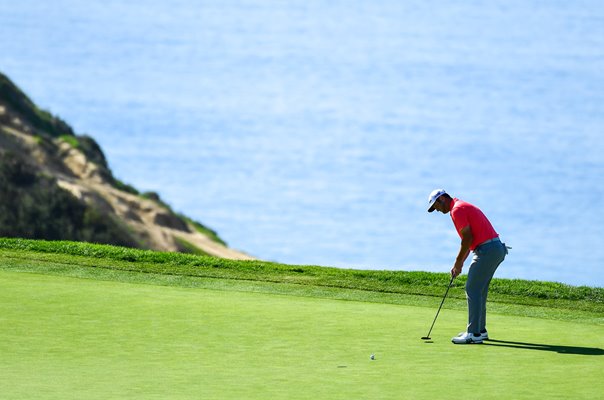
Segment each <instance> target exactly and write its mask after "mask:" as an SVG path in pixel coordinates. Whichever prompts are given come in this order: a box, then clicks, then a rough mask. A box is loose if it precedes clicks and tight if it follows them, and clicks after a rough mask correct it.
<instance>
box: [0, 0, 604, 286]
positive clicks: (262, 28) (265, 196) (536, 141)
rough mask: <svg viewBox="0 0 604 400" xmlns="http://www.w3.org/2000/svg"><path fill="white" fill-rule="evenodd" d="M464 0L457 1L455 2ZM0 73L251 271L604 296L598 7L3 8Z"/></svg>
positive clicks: (180, 4) (603, 71)
mask: <svg viewBox="0 0 604 400" xmlns="http://www.w3.org/2000/svg"><path fill="white" fill-rule="evenodd" d="M457 3H462V4H457ZM0 49H1V51H0V70H1V71H2V72H4V73H6V74H8V75H9V76H10V77H11V78H12V79H13V80H15V82H16V83H17V84H18V85H20V86H21V87H22V88H23V89H24V90H25V91H26V92H27V93H28V94H29V95H31V97H32V98H33V100H34V101H35V102H37V103H38V104H39V105H41V106H42V107H44V108H47V109H49V110H50V111H51V112H53V113H54V114H58V115H59V116H61V117H62V118H63V119H65V120H66V121H68V122H69V123H70V124H72V125H73V126H74V128H75V130H76V131H77V132H79V133H87V134H90V135H91V136H93V137H94V138H96V139H97V140H98V141H99V143H100V144H101V146H102V147H103V149H104V150H105V152H106V154H107V157H108V159H109V162H110V165H111V167H112V169H113V170H114V172H115V174H116V176H118V177H119V178H120V179H122V180H123V181H125V182H128V183H131V184H133V185H134V186H136V187H137V188H139V189H141V190H143V191H144V190H154V191H157V192H159V193H160V194H161V196H162V197H163V198H164V199H165V200H166V201H167V202H168V203H170V204H171V205H172V206H173V208H175V209H176V210H179V211H181V212H183V213H185V214H187V215H190V216H192V217H194V218H196V219H198V220H200V221H202V222H203V223H204V224H206V225H209V226H210V227H212V228H214V229H215V230H217V231H218V232H219V234H220V235H221V236H222V237H223V238H224V239H225V240H226V241H227V242H228V243H229V244H230V245H231V246H232V247H235V248H238V249H242V250H244V251H246V252H248V253H250V254H252V255H255V256H257V257H259V258H262V259H268V260H275V261H281V262H285V263H295V264H319V265H330V266H338V267H354V268H368V269H420V270H429V271H443V272H444V271H448V270H449V269H450V267H451V265H452V263H453V259H454V257H455V255H456V252H457V249H458V246H459V239H458V237H457V235H456V233H455V231H454V229H453V226H452V223H451V221H450V218H449V216H443V215H441V214H439V215H434V214H428V213H426V211H425V204H426V198H427V195H428V193H429V192H430V191H431V190H432V189H434V188H436V187H444V188H445V189H447V190H448V191H449V192H450V193H451V194H453V195H454V196H457V197H459V198H462V199H464V200H467V201H470V202H473V203H474V204H476V205H478V206H479V207H481V208H482V209H483V211H485V213H486V214H487V215H488V216H489V218H490V219H491V221H492V222H493V224H494V225H495V228H496V229H497V231H498V232H499V233H500V234H501V236H502V238H503V239H504V240H505V241H506V242H507V243H508V244H509V245H511V246H512V247H513V250H512V251H511V252H510V255H509V256H508V259H507V260H506V262H505V263H504V264H503V265H502V267H501V268H500V270H499V271H498V273H497V276H499V277H514V278H525V279H543V280H555V281H562V282H566V283H571V284H587V285H592V286H604V274H603V269H602V265H603V262H602V260H603V259H604V246H602V245H601V238H602V226H603V225H604V218H603V217H602V210H601V208H602V207H601V203H602V201H601V199H602V198H604V189H603V185H602V181H603V179H602V177H603V176H604V156H603V154H604V145H603V144H602V133H603V131H604V129H603V128H604V6H603V3H601V2H600V1H573V2H562V1H549V2H541V1H503V0H501V1H493V2H489V3H488V4H485V3H484V2H474V1H467V2H455V4H452V2H449V1H444V0H441V1H437V0H431V1H399V0H397V1H380V2H360V1H353V2H340V1H318V0H317V1H308V0H305V1H288V2H280V1H258V0H250V1H226V2H225V1H190V0H175V1H159V0H152V1H146V2H138V1H136V2H122V1H103V2H100V1H87V2H80V1H74V0H71V1H70V0H59V1H56V2H52V4H51V3H45V2H38V1H31V0H24V1H20V2H12V1H7V0H0Z"/></svg>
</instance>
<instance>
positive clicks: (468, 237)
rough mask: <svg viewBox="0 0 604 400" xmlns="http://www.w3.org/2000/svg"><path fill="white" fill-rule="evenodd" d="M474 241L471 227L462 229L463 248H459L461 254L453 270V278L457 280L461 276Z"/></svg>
mask: <svg viewBox="0 0 604 400" xmlns="http://www.w3.org/2000/svg"><path fill="white" fill-rule="evenodd" d="M473 240H474V236H473V235H472V230H471V229H470V226H469V225H468V226H466V227H464V228H462V229H461V246H460V247H459V253H458V254H457V258H456V259H455V265H453V268H451V276H452V277H453V278H455V277H456V276H458V275H459V274H461V269H462V267H463V263H464V261H466V258H468V254H470V246H471V245H472V241H473Z"/></svg>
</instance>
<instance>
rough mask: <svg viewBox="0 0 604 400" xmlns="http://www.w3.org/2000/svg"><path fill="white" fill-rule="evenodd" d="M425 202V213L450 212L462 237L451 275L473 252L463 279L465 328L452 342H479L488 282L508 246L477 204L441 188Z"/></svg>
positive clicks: (483, 328)
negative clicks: (452, 195) (426, 209)
mask: <svg viewBox="0 0 604 400" xmlns="http://www.w3.org/2000/svg"><path fill="white" fill-rule="evenodd" d="M428 203H429V205H428V212H432V211H434V210H437V211H440V212H441V213H443V214H447V213H450V214H451V219H452V220H453V225H455V229H456V230H457V233H458V234H459V237H460V238H461V246H460V247H459V252H458V253H457V258H456V259H455V263H454V264H453V268H451V276H452V277H453V278H455V277H457V276H458V275H459V274H461V270H462V268H463V263H464V261H465V260H466V258H468V255H469V254H470V251H473V252H474V257H473V258H472V264H470V270H469V271H468V280H467V282H466V297H467V299H468V327H467V329H466V331H465V332H463V333H460V334H459V335H458V336H456V337H454V338H453V339H451V340H452V342H453V343H455V344H471V343H482V341H483V340H487V339H488V338H489V334H488V333H487V328H486V313H487V294H488V292H489V284H490V283H491V279H492V278H493V275H494V274H495V271H496V270H497V267H498V266H499V264H501V262H502V261H503V259H504V258H505V256H506V254H507V247H506V246H505V244H504V243H502V242H501V241H500V240H499V235H498V234H497V232H495V229H493V226H492V225H491V223H490V222H489V220H488V219H487V217H486V216H485V215H484V214H483V213H482V211H480V209H479V208H478V207H476V206H473V205H472V204H470V203H467V202H465V201H462V200H459V199H457V198H451V196H449V195H448V194H447V193H446V192H445V191H444V190H443V189H436V190H434V191H432V193H430V196H428Z"/></svg>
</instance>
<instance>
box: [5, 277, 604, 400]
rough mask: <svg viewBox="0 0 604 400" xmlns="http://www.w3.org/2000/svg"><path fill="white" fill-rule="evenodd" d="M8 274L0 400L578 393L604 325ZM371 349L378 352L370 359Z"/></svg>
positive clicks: (598, 358) (602, 355) (602, 358)
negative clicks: (474, 334)
mask: <svg viewBox="0 0 604 400" xmlns="http://www.w3.org/2000/svg"><path fill="white" fill-rule="evenodd" d="M439 302H440V299H434V307H433V308H423V307H406V306H397V305H386V304H374V303H360V302H349V301H337V300H325V299H315V298H302V297H291V296H282V295H269V294H261V293H241V292H229V291H214V290H203V289H183V288H174V287H160V286H150V285H137V284H126V283H117V282H103V281H93V280H82V279H75V278H66V277H57V276H45V275H35V274H28V273H15V272H6V271H0V304H1V308H0V310H1V311H0V355H1V361H0V375H1V376H2V380H1V382H0V386H1V388H0V393H2V398H3V399H34V398H35V399H108V398H128V399H137V398H140V399H167V398H170V399H192V398H196V399H197V398H199V399H267V398H274V399H310V398H312V399H406V398H408V399H443V398H467V399H478V398H480V399H490V398H501V399H523V398H526V399H534V398H544V399H555V398H560V399H569V398H573V399H580V398H594V399H595V398H601V396H602V393H604V380H603V379H602V370H603V367H604V350H603V349H604V326H602V325H586V326H584V325H582V324H578V323H570V322H560V321H549V320H541V319H535V318H519V317H509V316H502V315H492V316H490V320H489V330H490V333H491V336H492V338H493V339H496V340H498V341H491V342H487V343H488V344H485V345H457V346H456V345H453V344H451V342H450V337H451V336H453V335H454V334H457V333H458V332H459V331H461V330H463V327H464V323H465V318H466V317H465V313H462V312H458V311H451V310H447V309H444V310H442V312H441V314H440V316H439V319H438V321H437V322H436V326H435V327H434V330H433V332H432V335H431V336H432V339H433V342H432V343H425V342H424V341H422V340H420V337H421V336H423V335H425V334H426V333H427V330H428V328H429V327H430V324H431V323H432V319H433V318H434V314H435V312H436V309H437V307H438V303H439ZM371 354H375V360H371V359H370V355H371Z"/></svg>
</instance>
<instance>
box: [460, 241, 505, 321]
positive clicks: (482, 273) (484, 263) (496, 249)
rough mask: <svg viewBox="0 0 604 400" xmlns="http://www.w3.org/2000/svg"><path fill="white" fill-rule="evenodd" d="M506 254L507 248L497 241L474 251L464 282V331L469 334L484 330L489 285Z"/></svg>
mask: <svg viewBox="0 0 604 400" xmlns="http://www.w3.org/2000/svg"><path fill="white" fill-rule="evenodd" d="M506 254H507V248H506V247H505V244H503V243H501V242H500V241H499V240H496V241H493V242H490V243H486V244H483V245H482V246H478V247H477V248H476V249H475V250H474V257H473V258H472V264H470V270H469V272H468V280H467V282H466V297H467V299H468V328H467V330H466V331H467V332H469V333H480V332H484V331H485V330H486V325H487V295H488V293H489V284H490V283H491V279H493V275H495V271H496V270H497V267H498V266H499V264H501V262H502V261H503V260H504V258H505V255H506Z"/></svg>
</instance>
